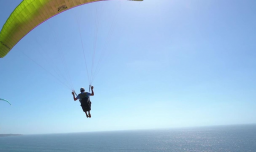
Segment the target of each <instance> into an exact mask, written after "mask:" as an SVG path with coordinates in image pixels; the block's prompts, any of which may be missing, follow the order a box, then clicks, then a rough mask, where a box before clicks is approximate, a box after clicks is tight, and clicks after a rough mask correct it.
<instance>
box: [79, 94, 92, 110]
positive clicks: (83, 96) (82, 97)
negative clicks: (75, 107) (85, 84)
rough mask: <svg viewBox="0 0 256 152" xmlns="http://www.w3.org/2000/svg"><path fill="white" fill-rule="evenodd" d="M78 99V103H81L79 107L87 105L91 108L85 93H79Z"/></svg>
mask: <svg viewBox="0 0 256 152" xmlns="http://www.w3.org/2000/svg"><path fill="white" fill-rule="evenodd" d="M79 97H80V100H79V101H80V103H81V106H85V105H89V106H90V107H91V101H90V98H89V96H88V95H87V92H85V93H80V94H79Z"/></svg>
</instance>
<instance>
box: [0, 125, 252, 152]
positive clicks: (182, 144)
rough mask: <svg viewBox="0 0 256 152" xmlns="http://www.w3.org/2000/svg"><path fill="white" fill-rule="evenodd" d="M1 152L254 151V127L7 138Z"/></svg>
mask: <svg viewBox="0 0 256 152" xmlns="http://www.w3.org/2000/svg"><path fill="white" fill-rule="evenodd" d="M0 152H256V125H237V126H219V127H198V128H183V129H165V130H138V131H114V132H88V133H69V134H44V135H21V136H6V137H0Z"/></svg>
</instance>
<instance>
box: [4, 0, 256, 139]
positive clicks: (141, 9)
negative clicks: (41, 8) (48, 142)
mask: <svg viewBox="0 0 256 152" xmlns="http://www.w3.org/2000/svg"><path fill="white" fill-rule="evenodd" d="M20 2H21V0H12V1H11V2H10V1H9V0H1V1H0V14H1V15H0V26H1V27H2V26H3V25H4V23H5V21H6V19H7V18H8V17H9V15H10V13H11V12H12V11H13V10H14V8H15V7H16V6H17V5H18V4H19V3H20ZM255 8H256V1H255V0H225V1H223V0H144V1H143V2H126V1H122V2H119V1H113V2H111V1H107V2H97V3H93V4H86V5H83V6H80V7H77V8H74V9H71V10H68V11H66V12H64V13H62V14H60V15H58V16H55V17H53V18H51V19H50V20H48V21H46V22H45V23H43V24H41V25H40V26H38V27H37V28H36V29H34V30H33V31H32V32H30V33H29V34H28V35H27V36H26V37H24V38H23V39H22V40H21V41H20V42H19V43H18V44H17V45H16V46H15V47H14V48H13V49H12V50H11V52H10V53H9V54H8V55H7V56H6V57H5V58H1V59H0V98H4V99H7V100H9V101H10V102H11V103H12V105H11V106H10V105H9V104H8V103H6V102H3V101H0V134H1V133H19V134H41V133H68V132H87V131H112V130H130V129H158V128H159V129H161V128H178V127H195V126H212V125H230V124H252V123H256V110H255V109H256V79H255V78H256V43H255V40H256V30H255V27H256V16H255V14H256V9H255ZM79 27H80V28H79ZM79 33H80V34H81V36H80V34H79ZM83 48H84V49H83ZM83 50H84V52H85V54H86V55H85V56H86V57H85V59H84V58H83ZM93 52H94V53H93ZM101 59H102V60H101ZM85 61H86V63H87V64H86V65H87V69H88V70H86V66H85ZM96 65H98V66H96ZM97 67H99V68H97ZM86 71H88V72H86ZM91 71H97V72H96V77H95V79H94V81H93V83H92V85H94V87H95V89H94V91H95V96H94V97H92V98H91V100H92V111H91V113H92V118H91V119H88V118H86V116H85V114H84V112H83V111H82V109H81V107H80V103H79V102H78V101H76V102H74V101H73V99H72V95H71V89H75V90H76V92H77V93H79V89H80V87H85V89H87V90H88V85H89V82H88V80H89V79H90V78H89V77H88V75H91ZM60 81H61V82H60Z"/></svg>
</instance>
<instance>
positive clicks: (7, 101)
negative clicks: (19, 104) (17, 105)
mask: <svg viewBox="0 0 256 152" xmlns="http://www.w3.org/2000/svg"><path fill="white" fill-rule="evenodd" d="M0 100H2V101H5V102H7V103H9V104H10V105H12V104H11V103H10V102H9V101H8V100H5V99H1V98H0Z"/></svg>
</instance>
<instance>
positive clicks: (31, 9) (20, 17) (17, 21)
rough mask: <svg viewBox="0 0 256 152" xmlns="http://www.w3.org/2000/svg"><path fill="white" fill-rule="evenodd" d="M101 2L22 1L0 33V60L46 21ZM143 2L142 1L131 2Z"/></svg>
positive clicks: (75, 0)
mask: <svg viewBox="0 0 256 152" xmlns="http://www.w3.org/2000/svg"><path fill="white" fill-rule="evenodd" d="M97 1H103V0H23V1H22V2H21V3H20V4H19V5H18V6H17V7H16V9H15V10H14V11H13V12H12V14H11V15H10V17H9V18H8V20H7V21H6V23H5V24H4V26H3V28H2V30H1V32H0V58H3V57H4V56H5V55H6V54H7V53H8V52H9V51H10V50H11V49H12V48H13V47H14V46H15V45H16V44H17V43H18V42H19V41H20V40H21V39H22V38H23V37H24V36H25V35H26V34H28V33H29V32H30V31H31V30H33V29H34V28H35V27H36V26H38V25H39V24H41V23H42V22H44V21H46V20H47V19H49V18H51V17H53V16H55V15H57V14H59V13H61V12H63V11H65V10H68V9H71V8H73V7H76V6H79V5H83V4H87V3H91V2H97ZM132 1H143V0H132Z"/></svg>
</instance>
